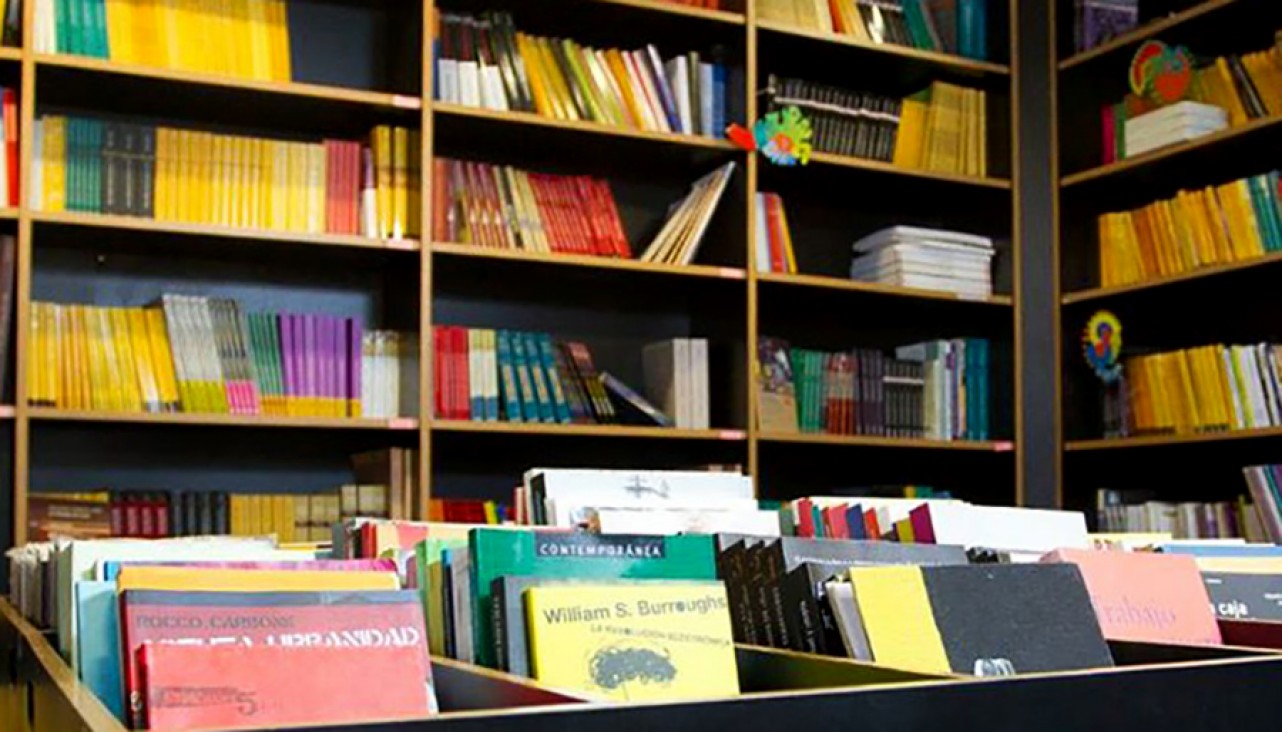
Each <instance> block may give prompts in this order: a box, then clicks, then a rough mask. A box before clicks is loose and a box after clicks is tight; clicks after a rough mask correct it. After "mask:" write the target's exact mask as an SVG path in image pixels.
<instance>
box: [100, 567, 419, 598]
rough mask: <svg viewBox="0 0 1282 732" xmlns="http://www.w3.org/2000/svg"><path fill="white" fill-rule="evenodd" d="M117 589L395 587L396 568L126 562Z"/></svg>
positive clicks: (273, 590)
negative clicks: (354, 569) (233, 566)
mask: <svg viewBox="0 0 1282 732" xmlns="http://www.w3.org/2000/svg"><path fill="white" fill-rule="evenodd" d="M116 589H117V591H118V592H125V591H128V590H175V591H184V590H185V591H188V592H253V591H271V592H321V591H343V590H396V589H400V580H398V579H397V577H396V573H395V572H335V571H325V570H310V569H299V570H292V569H200V568H196V567H148V566H137V565H125V566H122V567H121V568H120V574H119V575H117V577H116Z"/></svg>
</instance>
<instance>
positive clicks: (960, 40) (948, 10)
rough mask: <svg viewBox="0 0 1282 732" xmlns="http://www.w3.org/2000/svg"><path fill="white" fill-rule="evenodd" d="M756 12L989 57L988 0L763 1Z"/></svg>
mask: <svg viewBox="0 0 1282 732" xmlns="http://www.w3.org/2000/svg"><path fill="white" fill-rule="evenodd" d="M757 17H758V18H759V19H761V20H767V21H773V22H777V23H783V24H785V25H790V26H794V27H798V28H805V29H807V30H814V31H820V32H823V33H839V34H841V35H846V36H852V37H854V38H855V39H856V40H859V41H864V42H866V43H893V44H895V45H898V46H908V47H909V48H920V49H922V50H925V51H937V52H941V53H953V54H959V55H962V56H965V57H967V58H974V59H980V60H984V59H987V58H988V34H987V27H988V7H987V2H986V0H762V2H760V3H758V4H757Z"/></svg>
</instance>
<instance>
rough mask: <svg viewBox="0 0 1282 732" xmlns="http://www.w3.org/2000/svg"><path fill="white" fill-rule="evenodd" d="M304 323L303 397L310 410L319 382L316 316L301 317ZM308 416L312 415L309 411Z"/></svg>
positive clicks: (313, 404) (313, 403)
mask: <svg viewBox="0 0 1282 732" xmlns="http://www.w3.org/2000/svg"><path fill="white" fill-rule="evenodd" d="M298 317H299V318H301V319H302V321H303V349H302V359H303V397H304V398H305V399H307V400H308V409H309V410H311V408H312V407H314V406H315V402H316V397H317V396H318V392H317V390H316V383H317V380H318V376H319V373H318V371H319V370H318V369H317V368H316V316H315V315H300V316H298ZM308 414H311V412H310V411H309V412H308Z"/></svg>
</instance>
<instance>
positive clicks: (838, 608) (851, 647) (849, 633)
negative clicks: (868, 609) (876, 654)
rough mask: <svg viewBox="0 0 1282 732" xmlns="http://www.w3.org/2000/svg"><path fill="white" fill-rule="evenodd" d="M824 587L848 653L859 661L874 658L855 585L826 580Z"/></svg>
mask: <svg viewBox="0 0 1282 732" xmlns="http://www.w3.org/2000/svg"><path fill="white" fill-rule="evenodd" d="M824 589H825V591H826V592H827V594H828V605H829V606H830V607H831V608H832V614H833V617H834V618H835V619H836V620H837V630H838V632H840V633H841V643H842V645H844V646H845V647H846V655H847V656H849V657H850V658H853V659H855V660H857V661H871V660H873V657H872V647H871V646H870V645H869V644H868V634H867V633H866V632H864V620H863V617H861V616H860V614H859V605H858V603H857V602H856V601H855V586H854V585H852V584H850V583H849V582H826V583H824Z"/></svg>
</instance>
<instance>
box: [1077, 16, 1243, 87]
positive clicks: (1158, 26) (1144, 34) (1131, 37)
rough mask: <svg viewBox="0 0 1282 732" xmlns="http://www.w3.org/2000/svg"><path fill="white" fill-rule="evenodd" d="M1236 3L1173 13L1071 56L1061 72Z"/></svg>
mask: <svg viewBox="0 0 1282 732" xmlns="http://www.w3.org/2000/svg"><path fill="white" fill-rule="evenodd" d="M1236 2H1238V0H1207V1H1206V2H1203V3H1199V4H1197V5H1194V6H1193V7H1191V8H1189V9H1187V10H1183V11H1180V12H1178V13H1173V14H1171V15H1169V16H1167V17H1165V18H1162V19H1161V20H1156V21H1153V22H1152V23H1146V24H1144V25H1143V26H1141V27H1139V28H1136V29H1135V30H1133V31H1131V32H1129V33H1123V34H1122V35H1120V36H1118V37H1117V38H1114V39H1113V40H1111V41H1108V42H1106V43H1102V44H1100V45H1098V46H1096V47H1095V48H1092V49H1090V50H1087V51H1082V52H1081V53H1078V54H1075V55H1073V56H1070V57H1068V58H1066V59H1064V60H1063V61H1060V62H1059V70H1060V71H1065V70H1067V69H1071V68H1073V67H1075V66H1081V65H1082V64H1084V63H1086V62H1088V61H1090V60H1092V59H1096V58H1099V57H1101V56H1105V55H1107V54H1110V53H1112V52H1113V51H1116V50H1118V49H1121V48H1124V47H1126V46H1129V45H1131V44H1132V43H1139V42H1140V41H1144V40H1147V39H1149V38H1152V37H1154V36H1157V35H1159V34H1161V33H1164V32H1166V31H1168V30H1170V29H1172V28H1174V27H1176V26H1179V25H1183V24H1184V23H1187V22H1189V21H1190V20H1193V19H1195V18H1200V17H1202V16H1203V15H1206V14H1207V13H1211V12H1214V11H1216V10H1219V9H1220V8H1223V7H1225V6H1228V5H1233V4H1234V3H1236Z"/></svg>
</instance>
